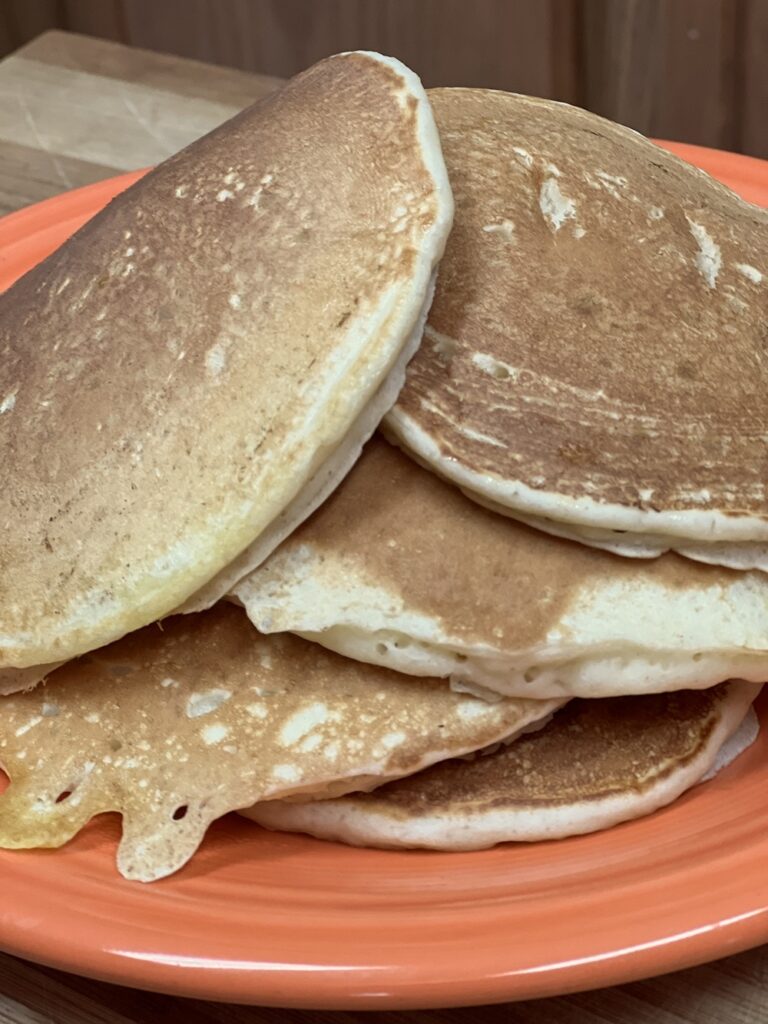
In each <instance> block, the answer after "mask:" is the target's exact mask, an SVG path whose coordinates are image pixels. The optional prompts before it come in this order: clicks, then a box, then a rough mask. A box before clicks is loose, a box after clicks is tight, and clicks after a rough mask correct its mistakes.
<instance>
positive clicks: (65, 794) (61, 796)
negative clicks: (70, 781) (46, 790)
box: [55, 789, 72, 804]
mask: <svg viewBox="0 0 768 1024" xmlns="http://www.w3.org/2000/svg"><path fill="white" fill-rule="evenodd" d="M71 796H72V790H71V789H65V790H64V792H63V793H59V795H58V796H57V797H56V801H55V802H56V803H57V804H63V803H64V802H65V801H66V800H69V798H70V797H71Z"/></svg>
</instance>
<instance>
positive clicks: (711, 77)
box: [0, 0, 768, 157]
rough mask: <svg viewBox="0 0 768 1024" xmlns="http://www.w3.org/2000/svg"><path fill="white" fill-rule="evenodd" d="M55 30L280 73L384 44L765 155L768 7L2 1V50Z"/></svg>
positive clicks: (705, 1) (429, 66) (444, 71)
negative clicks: (342, 52)
mask: <svg viewBox="0 0 768 1024" xmlns="http://www.w3.org/2000/svg"><path fill="white" fill-rule="evenodd" d="M53 27H57V28H64V29H70V30H72V31H76V32H84V33H87V34H90V35H97V36H103V37H105V38H109V39H116V40H118V41H121V42H125V43H130V44H133V45H135V46H142V47H146V48H148V49H154V50H161V51H165V52H168V53H175V54H179V55H182V56H186V57H195V58H197V59H199V60H206V61H210V62H212V63H217V64H225V65H229V66H231V67H236V68H243V69H246V70H253V71H262V72H264V73H267V74H273V75H282V76H287V75H290V74H293V73H294V72H296V71H298V70H300V69H301V68H302V67H305V66H306V65H308V64H310V63H312V62H313V61H314V60H317V59H318V58H320V57H322V56H325V55H326V54H328V53H333V52H336V51H338V50H345V49H354V48H358V47H363V48H369V49H377V50H381V51H383V52H385V53H391V54H394V55H396V56H398V57H400V58H401V59H403V60H404V61H405V62H406V63H408V64H410V65H411V66H412V67H413V68H414V69H415V70H417V71H418V72H419V74H420V75H421V76H422V78H423V79H424V82H425V83H426V84H427V85H438V84H442V85H480V86H488V87H493V88H499V89H512V90H516V91H519V92H528V93H533V94H536V95H540V96H550V97H554V98H557V99H563V100H568V101H569V102H572V103H578V104H580V105H582V106H585V107H588V108H589V109H591V110H595V111H597V112H598V113H601V114H605V115H606V116H608V117H611V118H613V119H615V120H617V121H621V122H623V123H625V124H628V125H631V126H632V127H633V128H637V129H638V130H639V131H642V132H644V133H646V134H649V135H656V136H659V137H662V138H675V139H681V140H683V141H687V142H698V143H701V144H704V145H710V146H719V147H722V148H726V149H734V150H739V151H742V152H746V153H752V154H754V155H757V156H767V157H768V0H0V54H2V53H4V52H9V51H10V50H12V49H15V48H16V47H17V46H20V45H21V44H22V43H24V42H26V41H28V40H29V39H31V38H33V37H34V36H35V35H37V34H39V33H40V32H42V31H44V30H45V29H47V28H53Z"/></svg>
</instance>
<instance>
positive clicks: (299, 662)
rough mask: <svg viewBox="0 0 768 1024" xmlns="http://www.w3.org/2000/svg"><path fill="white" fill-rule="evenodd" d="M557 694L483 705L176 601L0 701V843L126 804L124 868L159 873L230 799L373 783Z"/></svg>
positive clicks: (182, 855)
mask: <svg viewBox="0 0 768 1024" xmlns="http://www.w3.org/2000/svg"><path fill="white" fill-rule="evenodd" d="M560 703H561V702H558V701H549V702H546V701H525V700H523V701H518V700H508V701H501V702H499V703H496V704H489V703H487V702H486V701H482V700H478V699H477V698H475V697H471V696H467V695H465V694H464V695H462V694H456V693H453V692H452V691H451V690H450V689H449V688H448V687H447V686H446V685H445V683H444V682H442V681H440V680H436V679H432V680H427V681H425V680H413V679H408V678H407V677H405V676H401V675H398V674H397V673H394V672H390V671H388V670H387V669H381V668H373V667H371V666H368V665H361V664H359V663H358V662H354V661H349V660H347V659H345V658H341V657H339V656H338V655H336V654H330V653H328V652H326V651H324V650H323V649H322V648H321V647H318V646H317V645H316V644H309V643H306V642H305V641H304V640H300V639H298V638H297V637H293V636H290V635H284V636H275V637H265V636H260V635H259V634H258V633H257V632H256V631H255V630H254V629H253V627H252V626H251V625H250V623H249V622H248V620H247V618H246V616H245V615H244V614H243V612H242V611H241V610H240V609H237V608H235V607H233V606H232V605H228V604H223V605H219V606H217V607H216V608H213V609H211V610H210V611H208V612H204V613H201V614H200V615H187V616H176V617H174V618H171V619H168V620H167V621H166V622H165V623H164V624H163V627H162V628H160V626H159V625H157V624H155V625H152V626H148V627H146V628H145V629H143V630H141V631H139V632H137V633H134V634H131V635H130V636H128V637H124V638H123V639H122V640H119V641H117V642H116V643H114V644H112V645H110V646H109V647H107V648H104V649H103V650H100V651H97V652H94V653H92V654H89V655H86V656H85V657H83V658H80V659H78V660H77V661H73V662H71V663H70V664H68V665H65V666H64V667H63V668H61V669H59V671H58V672H55V673H53V674H52V675H51V676H50V678H49V679H48V680H47V681H46V682H45V683H43V684H42V685H40V686H38V687H37V688H36V689H34V690H32V691H30V692H29V693H24V694H18V695H16V696H11V697H5V698H3V699H2V701H0V765H2V767H3V769H4V770H5V771H6V772H7V774H8V775H9V776H10V779H11V784H10V786H9V788H8V789H7V791H6V792H5V793H4V794H3V795H2V796H0V847H2V848H11V849H29V848H33V847H46V846H47V847H57V846H62V845H63V844H64V843H66V842H67V841H68V840H69V839H71V838H72V837H73V836H74V835H76V834H77V832H79V831H80V829H82V828H83V826H84V825H85V824H86V823H87V822H88V821H89V820H90V819H91V818H92V817H94V815H97V814H101V813H104V812H106V811H118V812H119V813H120V814H121V815H122V818H123V838H122V842H121V844H120V849H119V852H118V867H119V869H120V871H121V872H122V873H123V874H124V875H125V876H126V877H128V878H135V879H139V880H141V881H151V880H152V879H155V878H160V877H162V876H164V875H167V874H170V873H171V872H173V871H176V870H177V869H178V868H180V867H181V866H182V865H183V864H184V863H186V861H187V860H188V859H189V858H190V857H191V856H192V855H193V854H194V852H195V850H196V849H197V847H198V845H199V844H200V842H201V841H202V839H203V836H204V834H205V831H206V829H207V828H208V825H209V824H210V823H211V822H212V821H213V820H214V819H215V818H218V817H220V816H221V815H223V814H226V813H227V811H231V810H234V809H235V808H238V807H246V806H249V805H250V804H252V803H254V802H255V801H257V800H264V799H269V798H271V797H275V796H285V795H295V794H297V793H323V794H324V795H329V794H332V795H335V794H338V793H344V792H347V791H348V790H349V789H366V788H368V787H370V786H373V785H376V784H378V783H381V782H382V781H384V780H386V779H388V778H397V777H399V776H400V775H406V774H410V773H412V772H414V771H418V770H420V769H421V768H423V767H425V766H427V765H429V764H432V763H433V762H434V761H436V760H439V759H440V758H446V757H453V756H455V755H456V754H464V753H467V752H469V751H472V750H477V749H479V748H481V747H485V746H487V745H488V744H489V743H495V742H498V741H500V740H509V739H511V738H512V737H514V736H515V735H517V734H518V733H519V732H520V731H521V730H524V729H526V728H528V727H529V726H531V725H532V724H534V723H536V722H538V721H541V720H542V719H543V718H546V717H547V716H548V715H549V714H551V713H552V711H553V710H554V709H555V708H557V707H558V706H559V704H560Z"/></svg>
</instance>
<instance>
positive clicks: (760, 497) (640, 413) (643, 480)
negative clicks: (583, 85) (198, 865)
mask: <svg viewBox="0 0 768 1024" xmlns="http://www.w3.org/2000/svg"><path fill="white" fill-rule="evenodd" d="M430 99H431V101H432V104H433V107H434V110H435V115H436V118H437V122H438V126H439V128H440V131H441V138H442V143H443V148H444V153H445V158H446V163H447V166H448V171H449V175H450V177H451V181H452V184H453V188H454V194H455V199H456V218H455V222H454V228H453V232H452V234H451V237H450V239H449V243H448V248H447V251H446V255H445V257H444V259H443V261H442V263H441V267H440V275H439V281H438V288H437V295H436V298H435V302H434V305H433V307H432V310H431V313H430V317H429V327H428V331H427V336H426V337H425V341H424V344H423V345H422V348H421V350H420V352H419V353H418V354H417V356H416V358H415V359H414V360H413V362H412V363H411V366H410V369H409V375H408V382H407V384H406V387H405V389H404V391H403V392H402V394H401V396H400V399H399V403H398V409H399V410H400V411H401V412H402V413H403V414H405V415H406V416H408V417H410V418H411V419H412V420H413V421H415V423H416V424H417V425H418V426H419V427H420V428H421V429H422V430H423V431H425V432H426V433H427V434H428V435H429V437H430V439H431V440H432V441H433V442H434V443H435V444H436V445H437V446H438V448H439V452H440V460H441V461H443V460H449V461H450V460H455V463H454V465H455V466H456V467H457V468H458V469H459V470H462V469H466V470H469V471H473V472H476V473H481V474H488V475H489V476H490V477H491V478H497V479H500V480H503V481H507V482H516V481H518V482H521V483H523V484H525V485H526V486H527V487H529V488H532V489H534V490H536V491H541V492H554V493H555V494H557V495H561V496H562V497H563V498H565V499H572V498H589V499H592V500H594V501H595V502H598V503H601V504H608V505H614V506H625V507H635V508H638V509H643V510H660V511H665V510H673V511H675V510H687V509H698V510H703V511H706V510H708V509H714V510H721V511H724V512H726V513H730V514H733V515H740V514H745V515H750V516H760V517H764V516H765V515H766V513H767V512H768V505H767V502H766V491H765V481H766V479H768V448H767V447H766V443H765V438H766V435H768V422H766V418H767V416H768V413H766V404H765V394H766V392H767V391H768V346H767V345H766V323H767V322H768V213H766V212H764V211H762V210H760V209H758V208H756V207H753V206H750V205H748V204H746V203H744V202H742V201H741V200H739V199H737V198H736V197H735V196H734V195H733V194H732V193H730V192H728V191H727V190H726V189H724V188H723V187H722V186H720V185H719V184H717V183H716V182H714V181H713V180H712V179H709V178H708V177H707V176H705V175H703V174H702V173H701V172H698V171H696V170H694V169H691V168H690V167H689V166H688V165H687V164H684V163H683V162H682V161H680V160H678V159H676V158H675V157H673V156H671V155H670V154H668V153H666V152H664V151H663V150H661V149H659V148H657V147H655V146H653V145H651V144H650V143H648V142H647V141H645V140H643V139H641V138H640V137H638V136H637V135H635V134H634V133H633V132H631V131H629V130H628V129H625V128H622V127H619V126H617V125H614V124H612V123H610V122H608V121H605V120H602V119H601V118H598V117H596V116H594V115H592V114H589V113H586V112H584V111H581V110H578V109H575V108H570V107H567V106H564V105H560V104H554V103H551V102H548V101H544V100H535V99H529V98H526V97H519V96H512V95H509V94H505V93H494V92H488V91H484V90H470V89H438V90H432V91H431V93H430ZM707 239H709V241H707ZM710 243H711V245H710ZM712 246H714V247H715V248H712ZM430 329H431V332H430ZM434 332H437V334H435V333H434ZM422 454H423V453H422ZM480 489H482V488H480Z"/></svg>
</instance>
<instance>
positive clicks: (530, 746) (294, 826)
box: [245, 682, 759, 850]
mask: <svg viewBox="0 0 768 1024" xmlns="http://www.w3.org/2000/svg"><path fill="white" fill-rule="evenodd" d="M758 692H759V687H756V686H753V685H751V684H749V683H743V682H731V683H724V684H722V685H721V686H717V687H715V688H713V689H711V690H705V691H694V690H686V691H682V692H680V693H673V694H654V695H652V696H647V697H615V698H612V699H608V700H592V701H583V700H575V701H571V703H570V704H568V705H566V707H565V708H564V709H563V710H561V711H559V712H558V713H557V714H556V715H555V717H554V718H553V719H552V721H551V722H550V723H549V724H548V725H546V726H544V728H543V729H541V730H539V731H536V732H532V733H530V734H528V735H525V736H522V737H520V738H519V739H518V740H516V741H515V742H514V743H513V744H512V745H511V746H504V747H500V748H499V749H498V750H496V751H495V752H492V753H489V754H487V755H486V756H481V757H477V758H475V759H473V760H469V761H467V760H452V761H445V762H443V763H441V764H438V765H434V766H433V767H432V768H428V769H426V771H423V772H420V773H419V774H418V775H413V776H411V777H410V778H407V779H401V780H398V781H397V782H391V783H388V784H387V785H385V786H382V787H381V788H380V789H377V790H375V791H374V792H372V793H353V794H349V795H347V796H345V797H341V798H339V799H336V800H329V801H319V802H309V803H308V802H302V803H292V804H287V803H283V802H281V801H279V800H278V801H274V802H270V803H264V804H259V805H256V806H255V807H253V808H250V809H249V810H248V811H246V812H245V813H246V815H247V817H249V818H252V819H253V820H254V821H257V822H259V823H260V824H263V825H266V826H268V827H269V828H278V829H288V830H293V831H300V832H310V833H311V834H312V835H316V836H319V837H320V838H322V839H338V840H341V841H343V842H347V843H352V844H353V845H361V846H385V847H386V846H406V847H412V846H422V847H431V848H433V849H441V850H477V849H482V848H483V847H487V846H493V845H495V844H496V843H500V842H509V841H528V842H530V841H537V840H542V839H562V838H563V837H565V836H569V835H576V834H580V833H584V832H594V831H596V830H598V829H604V828H609V827H611V826H612V825H616V824H618V823H619V822H621V821H628V820H630V819H632V818H637V817H640V816H641V815H644V814H649V813H651V812H652V811H655V810H657V809H658V808H659V807H663V806H664V805H665V804H668V803H671V802H672V801H673V800H674V799H676V797H678V796H679V795H680V794H681V793H683V792H685V790H686V789H689V788H690V787H691V786H693V785H695V784H696V783H697V782H700V781H701V780H702V779H703V778H704V776H705V775H707V773H708V772H710V771H711V770H712V769H713V768H714V767H715V766H716V765H717V762H718V753H719V752H720V751H721V750H722V749H723V746H724V744H728V741H729V738H731V737H733V736H734V734H735V733H737V731H738V733H739V734H740V735H739V742H738V744H736V745H735V746H731V749H730V750H729V751H728V758H727V759H728V760H732V759H733V758H734V757H736V756H738V754H739V753H741V752H742V751H743V750H744V749H745V748H746V747H747V746H749V745H750V743H752V742H753V741H754V739H755V737H756V735H757V732H756V730H757V725H756V722H757V720H756V718H754V713H753V712H751V710H750V709H751V703H752V701H753V700H754V698H755V697H756V696H757V694H758ZM747 715H749V716H750V717H749V719H748V720H746V726H747V727H746V728H740V726H741V725H742V723H744V722H745V716H747ZM720 766H722V762H721V764H720Z"/></svg>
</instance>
